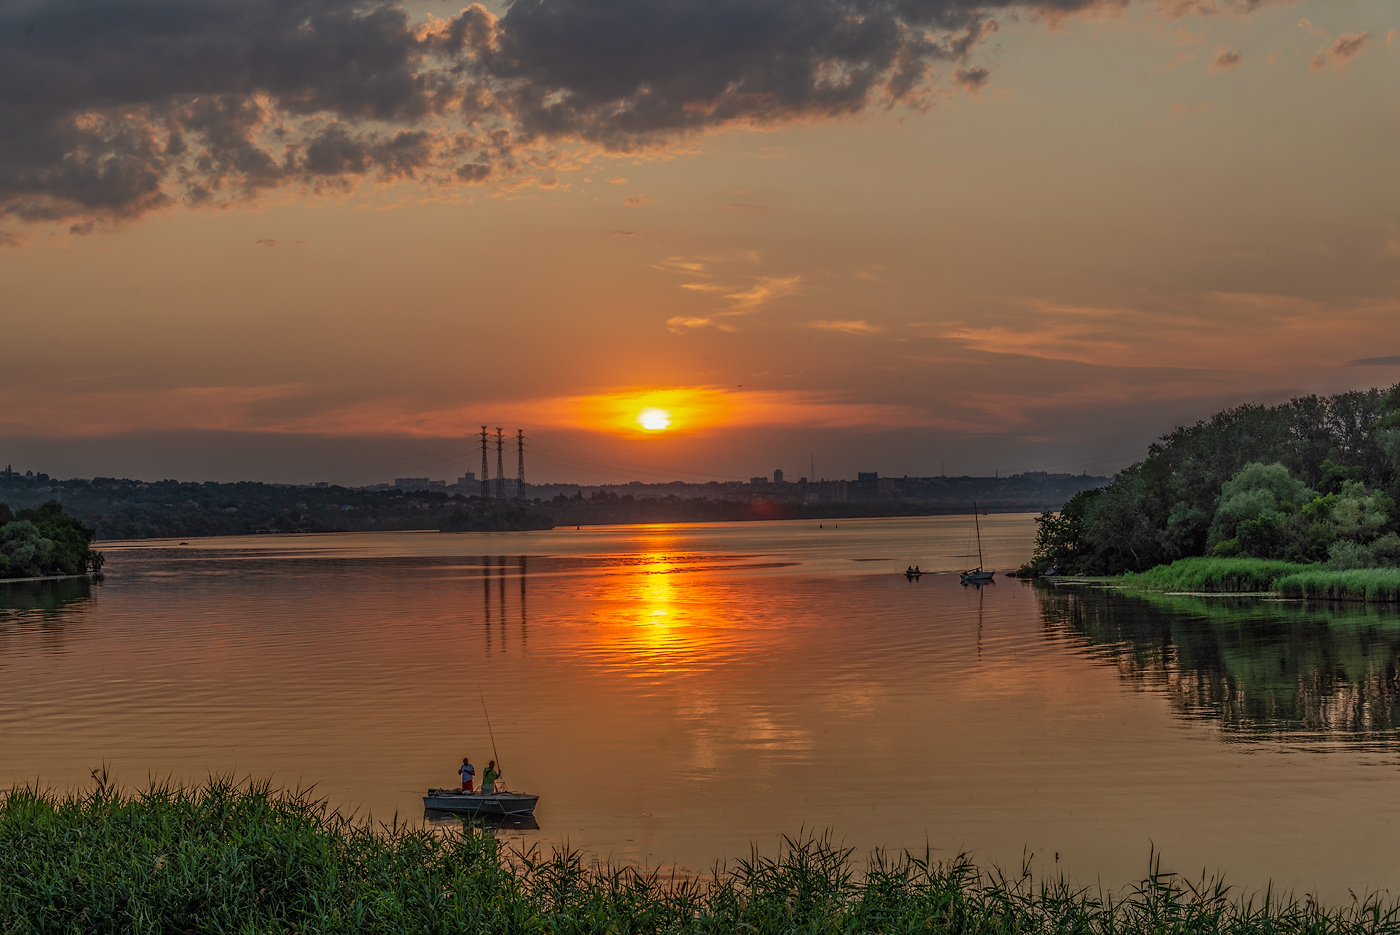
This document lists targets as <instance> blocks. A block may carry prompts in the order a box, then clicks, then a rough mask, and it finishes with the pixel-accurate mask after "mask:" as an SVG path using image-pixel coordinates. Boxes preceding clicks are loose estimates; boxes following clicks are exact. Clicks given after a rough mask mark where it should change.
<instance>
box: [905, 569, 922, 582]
mask: <svg viewBox="0 0 1400 935" xmlns="http://www.w3.org/2000/svg"><path fill="white" fill-rule="evenodd" d="M903 574H904V577H906V578H908V579H909V580H910V581H918V580H919V579H920V578H922V577H923V576H924V573H923V572H921V571H919V570H918V569H917V568H914V567H913V566H912V565H911V566H910V567H908V568H906V569H905V570H904V572H903Z"/></svg>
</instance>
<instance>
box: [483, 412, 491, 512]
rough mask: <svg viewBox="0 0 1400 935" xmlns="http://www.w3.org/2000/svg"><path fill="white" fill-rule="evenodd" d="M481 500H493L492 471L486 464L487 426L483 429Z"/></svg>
mask: <svg viewBox="0 0 1400 935" xmlns="http://www.w3.org/2000/svg"><path fill="white" fill-rule="evenodd" d="M481 499H482V500H490V499H491V469H490V468H489V467H488V466H487V464H486V426H484V425H483V426H482V427H481Z"/></svg>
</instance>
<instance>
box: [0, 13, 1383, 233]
mask: <svg viewBox="0 0 1400 935" xmlns="http://www.w3.org/2000/svg"><path fill="white" fill-rule="evenodd" d="M1259 5H1260V4H1259V3H1258V2H1257V0H1239V2H1235V3H1223V4H1220V3H1216V2H1214V0H1212V2H1210V3H1191V4H1185V5H1183V4H1181V3H1174V2H1169V0H1156V2H1155V3H1153V7H1154V8H1155V9H1156V10H1157V11H1159V12H1162V13H1164V14H1166V15H1172V16H1179V15H1188V14H1196V13H1202V12H1220V11H1231V12H1247V11H1249V10H1250V9H1253V8H1254V7H1256V6H1259ZM1126 6H1127V0H982V2H977V0H928V2H925V3H918V4H912V3H907V2H903V0H811V2H807V3H800V4H799V3H792V2H790V0H751V2H747V3H714V2H711V0H620V2H616V3H597V2H594V0H532V2H519V3H513V4H509V5H507V6H506V7H505V11H504V12H503V13H501V14H500V15H497V14H495V13H493V12H491V11H490V10H488V9H487V8H486V7H484V6H482V5H480V4H472V5H471V6H468V7H467V8H465V9H463V10H461V11H460V12H459V13H457V14H455V15H453V16H450V17H447V18H441V17H438V16H433V15H428V16H426V17H425V18H423V19H421V20H417V19H413V18H411V17H410V14H409V13H408V12H407V11H406V10H405V9H404V8H403V7H401V6H397V5H394V4H392V3H390V2H389V0H367V2H365V3H361V4H356V5H346V4H343V3H341V2H338V0H203V2H200V3H194V4H191V3H187V2H182V0H151V2H148V3H140V4H133V3H118V4H112V3H108V2H104V0H54V2H51V3H44V4H27V3H20V2H16V0H8V2H4V3H3V4H0V221H6V220H8V221H10V222H11V223H19V224H22V225H27V224H38V223H45V222H65V223H67V224H68V225H69V226H70V228H71V229H72V230H74V231H77V232H84V231H89V230H93V229H94V228H95V227H97V226H102V225H112V224H117V223H120V222H122V221H126V220H130V219H134V218H138V217H140V216H142V215H144V214H147V213H149V212H152V211H159V210H164V209H168V208H171V207H174V206H175V205H177V204H182V203H183V204H185V205H188V206H193V207H200V206H203V207H218V206H228V205H237V204H244V203H249V202H252V201H255V200H257V199H258V198H259V197H260V196H262V195H263V194H265V193H267V192H270V191H273V190H276V189H280V188H287V187H291V188H293V189H296V190H299V191H301V192H302V193H304V194H306V195H308V196H311V197H325V196H338V195H343V194H345V193H347V192H351V191H354V190H356V189H357V187H359V186H362V185H365V184H371V185H373V184H382V185H391V184H401V183H406V184H412V185H415V186H419V187H422V188H424V189H426V190H429V191H432V190H438V189H450V188H454V187H457V186H462V185H481V184H494V185H500V186H503V187H506V188H509V187H511V186H518V185H521V184H538V185H542V186H545V185H557V184H559V182H558V179H557V178H555V177H554V175H553V173H552V171H551V169H550V166H551V165H557V164H559V163H561V162H568V163H570V164H574V165H578V164H581V163H582V162H583V161H586V160H587V158H588V157H589V154H590V153H595V152H612V153H638V152H642V151H644V150H646V149H648V148H653V147H660V146H668V145H672V144H674V143H675V141H677V140H679V139H681V138H683V137H686V136H688V135H693V134H697V133H703V132H705V131H708V130H713V129H719V128H724V127H731V126H739V127H771V126H777V125H781V124H784V123H790V122H794V121H809V120H832V119H839V118H844V117H849V116H853V115H858V114H861V113H864V112H868V111H872V110H877V109H885V108H889V107H894V106H914V107H918V106H922V104H923V103H924V102H926V101H927V100H930V99H931V97H930V95H932V94H933V93H934V92H935V91H936V90H937V81H938V78H937V76H936V69H935V67H934V66H935V65H939V64H948V65H951V66H952V67H951V69H949V71H947V72H944V73H945V74H951V76H952V77H951V79H949V80H951V81H952V82H953V84H955V85H957V86H959V87H961V88H962V89H963V90H965V91H968V92H970V93H976V92H977V91H978V90H979V89H981V88H982V87H984V86H985V85H986V84H987V82H988V81H989V80H990V77H991V73H990V71H989V69H988V68H987V67H986V66H985V65H981V64H977V63H976V62H974V61H972V58H973V56H974V55H975V54H976V53H977V51H978V50H979V49H980V48H981V47H982V45H983V44H984V43H985V41H986V40H987V37H988V36H990V35H991V34H993V33H994V32H996V30H997V28H998V20H997V19H996V18H995V17H996V16H1000V15H1006V16H1012V17H1014V16H1017V15H1019V14H1028V15H1030V16H1033V17H1038V18H1040V19H1041V20H1042V21H1044V22H1046V23H1050V24H1054V23H1058V22H1060V21H1062V20H1063V19H1064V18H1065V17H1067V16H1075V15H1080V14H1092V15H1100V14H1103V13H1105V12H1107V13H1120V12H1121V11H1122V10H1123V9H1125V8H1126ZM1354 52H1355V50H1353V51H1351V52H1348V51H1347V50H1346V48H1345V47H1339V48H1337V49H1335V50H1334V51H1333V53H1332V54H1333V57H1334V59H1333V60H1335V61H1341V60H1343V59H1344V58H1345V57H1349V56H1350V55H1352V54H1354ZM613 182H614V183H616V180H615V179H614V180H613ZM637 197H641V196H634V198H637Z"/></svg>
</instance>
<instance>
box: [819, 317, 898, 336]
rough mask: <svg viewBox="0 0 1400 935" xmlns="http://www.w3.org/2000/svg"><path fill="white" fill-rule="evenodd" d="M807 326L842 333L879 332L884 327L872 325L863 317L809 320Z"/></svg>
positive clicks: (881, 331) (882, 330)
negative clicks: (840, 319)
mask: <svg viewBox="0 0 1400 935" xmlns="http://www.w3.org/2000/svg"><path fill="white" fill-rule="evenodd" d="M807 327H809V328H820V329H821V330H823V331H840V332H842V333H844V334H881V333H883V332H884V330H885V328H884V326H882V325H872V324H871V323H870V322H868V321H866V320H865V319H857V320H855V321H826V320H824V319H823V320H818V321H809V322H807Z"/></svg>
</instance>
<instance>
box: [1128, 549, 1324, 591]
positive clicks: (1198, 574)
mask: <svg viewBox="0 0 1400 935" xmlns="http://www.w3.org/2000/svg"><path fill="white" fill-rule="evenodd" d="M1316 568H1317V566H1316V565H1299V564H1297V563H1295V562H1285V561H1278V560H1275V559H1265V558H1216V557H1202V558H1182V559H1177V560H1176V561H1174V562H1172V563H1171V564H1170V565H1158V566H1157V567H1156V568H1149V569H1148V570H1147V571H1142V572H1130V573H1128V574H1126V575H1123V576H1122V578H1121V579H1120V580H1121V582H1122V583H1123V584H1124V585H1126V586H1128V587H1132V588H1141V589H1143V590H1146V591H1234V592H1240V591H1274V590H1277V588H1276V586H1275V582H1277V581H1278V580H1279V579H1280V578H1283V577H1284V576H1286V575H1293V574H1298V573H1304V572H1311V571H1313V570H1315V569H1316Z"/></svg>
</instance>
